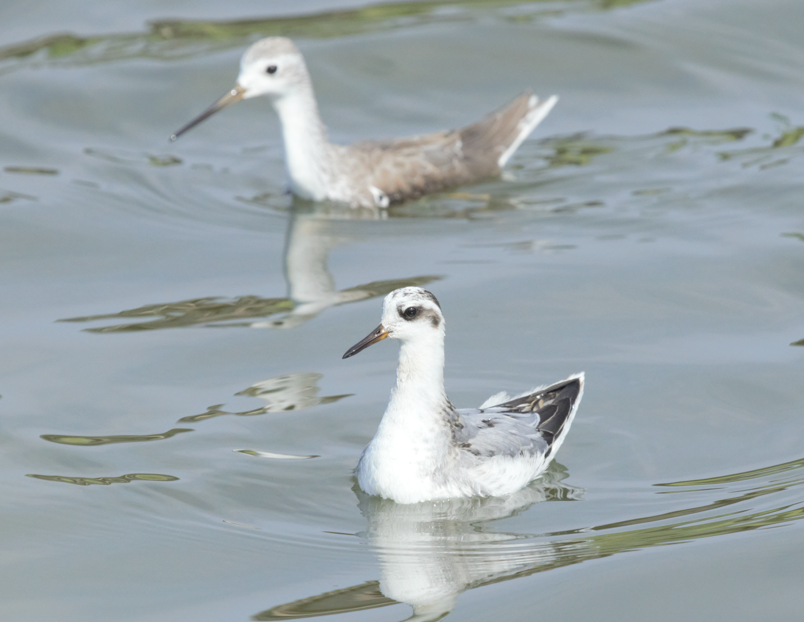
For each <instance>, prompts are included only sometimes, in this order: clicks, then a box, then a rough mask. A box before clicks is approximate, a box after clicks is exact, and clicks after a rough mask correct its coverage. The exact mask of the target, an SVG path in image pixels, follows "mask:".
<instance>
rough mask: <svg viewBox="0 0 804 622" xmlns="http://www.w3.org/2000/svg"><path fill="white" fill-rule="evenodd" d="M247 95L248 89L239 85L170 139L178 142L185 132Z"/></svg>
mask: <svg viewBox="0 0 804 622" xmlns="http://www.w3.org/2000/svg"><path fill="white" fill-rule="evenodd" d="M245 93H246V89H244V88H243V87H242V86H240V85H239V84H238V85H236V86H235V87H234V88H233V89H232V90H231V91H229V92H228V93H226V95H224V96H223V97H221V98H220V99H219V100H218V101H216V102H215V103H214V104H212V105H211V106H210V107H209V108H207V109H206V110H205V111H204V112H202V113H201V114H200V115H198V116H197V117H196V118H195V119H193V120H192V121H190V122H189V123H188V124H187V125H185V126H184V127H183V128H181V129H180V130H179V131H178V132H176V133H175V134H173V135H172V136H171V137H170V142H173V141H174V140H176V139H177V138H178V137H179V136H181V135H182V134H184V132H186V131H187V130H191V129H193V128H194V127H195V126H196V125H198V124H199V123H201V121H204V120H206V119H208V118H209V117H211V116H212V115H213V114H215V113H216V112H218V110H223V109H224V108H226V106H230V105H231V104H234V103H237V102H239V101H240V100H241V99H243V95H245Z"/></svg>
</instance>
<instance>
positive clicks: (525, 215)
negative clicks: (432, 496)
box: [0, 0, 804, 622]
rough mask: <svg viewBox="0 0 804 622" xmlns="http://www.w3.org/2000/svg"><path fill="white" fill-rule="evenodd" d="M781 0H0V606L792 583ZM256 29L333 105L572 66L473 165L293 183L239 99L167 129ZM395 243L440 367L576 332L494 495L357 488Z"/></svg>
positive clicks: (483, 393)
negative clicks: (369, 202) (531, 467)
mask: <svg viewBox="0 0 804 622" xmlns="http://www.w3.org/2000/svg"><path fill="white" fill-rule="evenodd" d="M803 25H804V5H803V4H801V3H800V2H798V1H797V0H771V1H769V2H764V3H758V2H750V1H748V0H733V1H725V0H711V1H709V2H695V1H692V0H661V1H653V2H649V1H646V2H605V1H582V0H578V1H566V2H490V1H477V2H411V3H395V4H381V3H376V4H364V3H359V2H342V1H331V0H322V1H308V2H285V1H277V2H272V3H263V2H256V1H253V0H252V1H243V2H233V3H212V2H189V1H186V0H183V1H175V2H159V3H157V2H144V1H141V2H131V3H122V2H112V3H109V2H98V1H95V0H93V1H90V2H87V1H82V2H77V1H75V0H67V1H59V2H56V1H52V0H51V1H41V2H31V1H28V0H26V1H25V2H22V1H20V0H6V1H5V2H4V3H3V5H2V7H0V119H2V125H1V126H0V291H1V292H2V294H0V302H1V303H2V304H0V343H2V356H0V395H2V397H1V398H0V443H2V451H0V491H1V494H2V499H3V510H2V512H1V513H0V515H1V516H2V519H0V520H1V521H2V530H0V539H1V543H0V550H1V551H2V555H0V567H1V568H2V571H1V572H2V580H0V618H2V619H3V620H25V621H29V620H53V619H58V620H61V621H63V622H67V621H71V620H76V621H78V620H81V621H84V620H121V621H123V620H136V621H138V622H139V621H157V620H158V621H161V620H189V619H193V620H199V621H200V620H249V619H255V620H272V619H289V618H290V619H293V618H294V617H296V618H299V617H307V616H310V615H313V614H322V615H329V616H331V617H330V618H328V619H333V620H336V619H337V620H402V619H406V618H408V617H409V616H410V615H411V611H412V609H411V608H412V607H413V610H414V611H415V612H416V613H415V615H416V616H418V617H416V618H414V619H422V620H423V619H439V618H440V617H441V616H442V615H445V614H447V615H448V616H449V619H456V620H488V619H490V618H493V617H495V618H499V619H505V620H533V619H551V620H573V621H576V620H584V619H594V620H618V621H622V620H652V621H660V620H676V619H679V618H681V619H687V620H710V619H711V620H725V619H728V620H756V619H762V620H800V619H801V616H802V612H803V611H804V604H803V603H802V601H803V600H804V599H803V598H802V596H801V585H802V583H803V582H804V568H803V566H802V562H801V560H802V558H803V556H804V530H803V529H802V523H799V522H798V520H799V519H801V518H802V517H804V503H803V501H804V500H803V499H802V490H803V489H802V488H800V487H799V486H802V484H804V450H802V438H803V436H804V435H803V434H802V406H803V405H804V380H803V379H802V372H804V356H803V355H804V348H802V347H801V344H802V343H804V308H802V302H804V269H803V268H804V213H803V212H802V202H804V193H802V187H803V185H802V179H804V125H802V124H804V106H803V105H802V104H804V88H802V87H804V37H802V36H801V29H802V26H803ZM272 34H284V35H287V36H291V37H293V38H294V39H295V40H296V41H297V43H298V44H299V46H300V47H301V49H302V51H303V52H304V54H305V56H306V59H307V62H308V65H309V67H310V70H311V73H312V76H313V80H314V83H315V88H316V92H317V95H318V98H319V102H320V106H321V110H322V114H323V116H324V118H325V121H326V122H327V124H328V126H329V127H330V130H331V134H332V137H333V139H335V140H337V141H342V142H350V141H353V140H358V139H363V138H375V137H389V136H398V135H406V134H414V133H421V132H425V131H433V130H439V129H444V128H448V127H454V126H457V125H460V124H464V123H468V122H471V121H472V120H474V119H475V118H477V117H479V116H481V115H482V114H484V113H486V112H487V111H489V110H492V109H494V108H496V107H497V106H499V105H501V104H502V103H504V102H505V101H507V100H509V99H510V98H512V97H513V96H514V95H516V94H517V93H518V92H520V91H521V90H523V89H524V88H527V87H533V88H534V89H535V90H536V91H537V92H538V93H540V94H542V95H549V94H552V93H557V94H559V95H560V96H561V100H560V102H559V104H558V106H557V107H556V108H555V109H554V110H553V112H552V113H551V114H550V116H549V117H548V118H547V119H546V120H545V121H544V123H543V124H542V125H541V126H540V127H539V128H538V129H537V131H536V132H535V133H534V135H533V136H532V137H531V139H530V140H528V141H526V142H525V143H524V144H523V146H522V147H521V149H520V150H519V152H518V153H517V154H516V156H515V157H514V158H513V160H512V162H511V164H510V166H509V167H508V169H507V171H506V175H505V177H504V178H503V179H501V180H496V181H492V182H489V183H485V184H482V185H479V186H476V187H470V188H461V189H459V190H457V191H455V192H452V193H445V194H440V195H435V196H432V197H427V198H425V199H422V200H420V201H418V202H414V203H411V204H408V205H405V206H402V207H399V208H394V209H391V210H389V211H387V212H371V211H350V210H348V209H344V208H341V207H339V206H333V205H311V204H306V203H304V202H300V201H294V200H293V199H292V198H291V197H290V196H288V195H287V194H285V174H284V166H283V162H282V145H281V140H280V134H279V127H278V122H277V119H276V118H275V116H274V115H273V113H272V112H271V110H270V107H269V105H268V103H267V102H265V101H260V100H252V101H248V102H244V103H241V104H238V106H236V107H235V108H232V109H230V110H227V111H226V112H224V113H221V114H219V115H217V116H216V117H215V118H214V119H211V120H209V121H208V122H206V123H205V124H204V125H202V126H200V127H198V128H196V129H195V130H193V132H191V133H190V134H188V135H187V136H186V137H183V138H182V139H181V141H179V142H178V143H176V144H175V145H170V144H168V143H167V140H166V139H167V136H168V135H169V134H170V133H171V132H173V131H174V130H176V129H177V128H178V127H179V126H180V125H182V124H183V123H184V122H185V121H187V120H189V119H190V118H192V117H193V116H194V115H195V114H197V113H198V112H200V111H201V110H202V109H203V108H204V107H206V106H207V105H208V104H210V103H211V102H212V101H213V100H215V99H216V98H217V97H218V96H220V95H222V94H223V93H224V92H225V91H226V90H227V89H228V88H230V87H231V85H232V84H233V82H234V79H235V77H236V73H237V63H238V59H239V56H240V54H241V53H242V51H243V50H244V49H245V47H246V46H247V45H248V43H249V42H251V41H253V40H255V39H257V38H259V37H261V36H267V35H272ZM414 283H415V284H422V285H426V286H427V287H428V288H430V289H431V290H432V291H433V292H434V293H435V294H436V295H437V296H438V298H439V300H440V301H441V304H442V306H443V308H444V312H445V315H446V318H447V367H446V379H447V389H448V392H449V395H450V397H451V399H452V401H453V402H454V403H455V404H456V405H458V406H474V405H478V404H479V403H481V402H482V401H484V400H485V399H486V398H487V397H488V396H489V395H491V394H493V393H496V392H497V391H500V390H507V391H509V392H511V393H514V392H519V391H523V390H526V389H528V388H531V387H533V386H535V385H538V384H540V383H546V382H551V381H554V380H558V379H561V378H563V377H566V376H567V375H569V374H571V373H575V372H578V371H582V370H583V371H585V372H586V374H587V390H586V394H585V396H584V399H583V403H582V405H581V408H580V411H579V413H578V417H577V419H576V422H575V424H574V426H573V429H572V432H571V434H570V436H569V438H568V440H567V441H566V443H565V444H564V446H563V447H562V449H561V452H560V454H559V456H558V459H557V463H555V464H554V466H553V467H551V469H550V471H549V472H548V474H547V476H546V477H545V479H544V480H542V481H540V482H536V483H535V484H534V485H532V486H531V487H529V488H528V489H526V490H525V491H523V492H522V493H521V494H520V495H515V496H513V497H512V498H510V499H504V500H487V501H478V500H474V501H464V502H441V503H438V504H423V505H417V506H408V507H405V506H397V505H395V504H392V503H388V502H382V501H379V500H376V499H370V498H365V497H364V496H362V495H361V494H360V493H359V492H357V491H356V490H355V489H353V487H354V480H353V479H352V476H351V470H352V468H353V467H354V464H355V462H356V460H357V457H358V456H359V453H360V451H361V449H362V447H363V446H364V445H365V444H366V443H367V442H368V440H369V439H370V438H371V436H372V435H373V433H374V431H375V429H376V425H377V423H378V421H379V418H380V416H381V414H382V411H383V409H384V406H385V404H386V401H387V398H388V393H389V391H390V388H391V386H392V384H393V375H394V369H395V363H396V344H394V343H390V342H384V343H382V344H380V345H377V346H375V347H373V348H371V349H370V350H367V351H366V352H364V353H362V354H361V355H360V356H359V357H355V358H354V359H349V360H348V361H342V360H341V358H340V357H341V355H342V354H343V352H344V351H345V350H346V349H347V348H348V347H349V346H351V345H352V344H353V343H354V342H356V341H357V340H358V339H360V338H361V337H363V336H364V335H365V334H367V333H368V331H369V330H371V329H372V328H373V327H374V326H376V324H377V322H378V320H379V315H380V305H381V297H382V295H384V294H385V293H387V292H388V291H390V290H391V289H393V288H394V287H397V286H401V285H406V284H414ZM237 450H244V451H245V452H246V453H243V452H242V451H237ZM312 456H314V457H312ZM290 457H295V458H298V459H290ZM448 612H451V613H448Z"/></svg>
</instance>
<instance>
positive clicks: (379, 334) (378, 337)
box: [343, 324, 388, 359]
mask: <svg viewBox="0 0 804 622" xmlns="http://www.w3.org/2000/svg"><path fill="white" fill-rule="evenodd" d="M387 336H388V331H387V330H385V328H384V327H383V325H382V324H380V325H379V326H378V327H377V328H375V329H374V330H373V331H371V332H370V333H369V334H368V336H367V337H366V338H365V339H361V340H360V341H358V342H357V343H356V344H355V345H353V346H352V347H351V348H349V349H348V350H347V351H346V354H344V355H343V358H345V359H348V358H349V357H350V356H354V355H355V354H357V353H358V352H360V351H362V350H365V349H366V348H368V347H369V346H370V345H373V344H375V343H377V342H378V341H382V340H383V339H385V338H386V337H387Z"/></svg>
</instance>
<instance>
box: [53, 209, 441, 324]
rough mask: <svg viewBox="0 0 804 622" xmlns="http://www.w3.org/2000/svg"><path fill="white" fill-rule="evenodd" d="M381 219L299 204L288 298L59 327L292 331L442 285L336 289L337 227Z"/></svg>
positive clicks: (198, 303) (377, 214)
mask: <svg viewBox="0 0 804 622" xmlns="http://www.w3.org/2000/svg"><path fill="white" fill-rule="evenodd" d="M382 217H383V214H382V213H381V211H380V210H368V209H357V210H356V209H348V208H346V209H343V210H338V209H336V208H334V207H333V206H327V205H324V206H322V207H321V208H320V209H317V208H316V209H311V207H310V205H309V203H306V202H304V201H298V200H296V201H294V203H293V206H292V208H291V211H290V218H289V221H288V232H287V236H286V238H285V253H284V267H285V279H286V281H287V286H288V293H287V296H286V297H283V298H263V297H260V296H254V295H249V296H240V297H238V298H233V299H226V298H222V297H219V296H207V297H202V298H194V299H190V300H180V301H177V302H166V303H156V304H147V305H144V306H141V307H137V308H135V309H126V310H123V311H119V312H117V313H108V314H100V315H90V316H83V317H73V318H65V319H61V320H59V321H60V322H100V321H106V320H112V321H115V320H118V321H119V320H121V319H126V320H128V321H126V322H123V323H114V324H111V325H106V326H99V327H93V328H85V329H84V330H85V331H87V332H91V333H121V332H136V331H142V330H157V329H163V328H182V327H186V326H197V325H208V326H219V327H232V326H237V327H251V328H293V327H295V326H298V325H300V324H302V323H304V322H306V321H307V320H310V319H312V318H314V317H316V316H317V315H318V314H319V313H321V312H322V311H323V310H325V309H327V308H328V307H331V306H333V305H340V304H347V303H351V302H358V301H361V300H368V299H371V298H377V297H381V296H385V295H386V294H388V293H389V292H392V291H393V290H395V289H398V288H400V287H407V286H411V285H419V286H421V285H426V284H428V283H431V282H433V281H436V280H438V279H439V278H440V277H438V276H432V275H424V276H412V277H409V278H402V279H393V280H387V281H372V282H370V283H366V284H363V285H358V286H356V287H350V288H347V289H342V290H339V289H338V288H337V287H336V285H335V278H334V277H333V275H332V273H331V272H330V271H329V267H328V265H327V264H328V259H329V253H330V251H331V250H332V249H333V248H335V247H337V246H339V245H342V244H345V243H346V242H348V241H349V240H348V238H347V237H346V236H345V235H342V234H339V233H337V230H338V227H337V221H340V220H347V219H348V220H354V219H365V218H382ZM265 318H271V319H270V320H268V319H265ZM131 320H133V321H131Z"/></svg>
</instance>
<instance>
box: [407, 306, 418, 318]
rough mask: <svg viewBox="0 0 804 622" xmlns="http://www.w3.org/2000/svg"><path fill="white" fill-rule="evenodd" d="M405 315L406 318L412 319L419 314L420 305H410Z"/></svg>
mask: <svg viewBox="0 0 804 622" xmlns="http://www.w3.org/2000/svg"><path fill="white" fill-rule="evenodd" d="M403 315H404V316H405V319H407V320H412V319H413V318H415V317H416V316H417V315H419V309H418V307H408V308H407V309H405V311H404V312H403Z"/></svg>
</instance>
